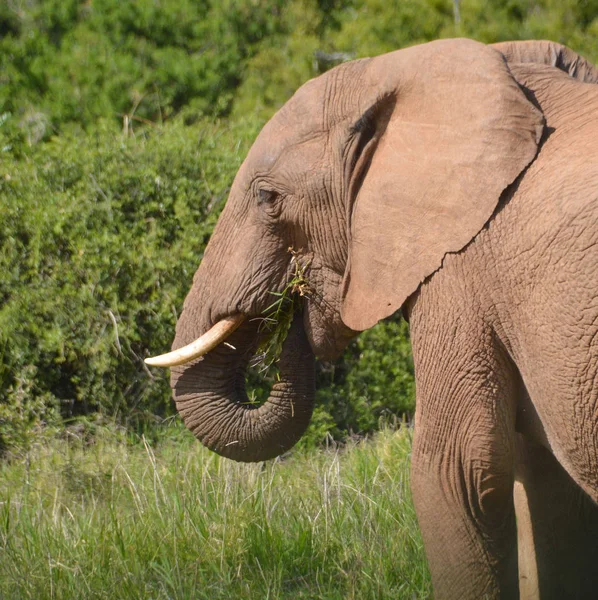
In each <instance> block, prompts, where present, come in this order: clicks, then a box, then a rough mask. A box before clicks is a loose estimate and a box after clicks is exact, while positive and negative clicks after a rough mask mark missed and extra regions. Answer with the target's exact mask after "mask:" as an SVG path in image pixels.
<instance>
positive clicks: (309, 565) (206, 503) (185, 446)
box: [0, 425, 431, 600]
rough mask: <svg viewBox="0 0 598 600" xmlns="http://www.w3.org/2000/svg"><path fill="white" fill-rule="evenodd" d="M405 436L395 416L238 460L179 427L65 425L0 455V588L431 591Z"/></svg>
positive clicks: (58, 593)
mask: <svg viewBox="0 0 598 600" xmlns="http://www.w3.org/2000/svg"><path fill="white" fill-rule="evenodd" d="M410 449H411V431H410V430H409V429H408V428H401V429H400V430H399V431H397V432H392V431H389V430H386V431H384V432H382V433H380V434H378V435H377V436H376V437H375V438H374V440H373V441H372V442H371V443H368V444H364V443H358V444H354V443H351V444H348V446H347V447H346V448H345V449H343V450H340V451H339V450H336V449H330V450H329V451H327V452H313V451H311V452H304V453H295V455H294V456H293V457H292V458H290V459H288V460H284V461H281V460H276V461H274V462H270V463H268V464H264V465H260V464H258V465H248V464H240V463H234V462H232V461H229V460H225V459H221V458H220V457H218V456H216V455H215V454H213V453H211V452H209V451H207V450H206V449H205V448H202V447H201V446H200V445H199V444H197V443H196V442H195V441H194V438H193V436H192V435H191V434H190V433H189V432H187V431H185V430H182V429H181V428H180V426H174V427H170V428H164V430H163V434H162V437H161V439H160V440H159V441H157V442H156V444H155V445H154V447H152V446H150V445H149V443H147V441H146V440H145V438H141V439H137V440H136V439H135V438H134V437H133V436H131V435H130V434H127V433H126V431H124V430H118V429H116V430H115V429H114V428H113V427H106V426H105V425H96V426H95V427H94V428H93V431H90V429H89V427H88V426H83V427H77V428H75V427H71V428H69V429H68V430H67V431H66V432H65V436H64V439H63V440H56V441H55V442H54V443H52V444H50V445H47V446H40V447H38V448H36V449H35V450H34V451H32V452H30V453H29V454H28V456H27V460H25V461H18V462H17V461H15V462H10V463H6V462H5V463H4V464H0V554H1V556H2V560H1V561H0V596H1V597H2V598H7V599H12V598H14V599H17V598H19V599H26V598H31V599H35V600H44V599H46V598H47V599H50V598H114V599H128V598H130V599H136V598H156V599H158V598H159V599H166V598H169V599H181V600H182V599H187V598H199V599H202V598H206V599H208V598H209V599H210V600H214V599H219V598H222V599H229V598H239V599H248V600H249V599H253V598H280V599H281V600H282V599H295V598H304V599H306V600H307V599H310V600H311V599H313V598H326V599H329V600H336V599H338V600H341V599H343V598H362V599H364V600H368V599H372V600H374V599H377V598H398V599H400V598H405V599H409V600H411V599H412V598H428V597H429V596H430V591H431V590H430V578H429V574H428V570H427V566H426V561H425V557H424V553H423V548H422V542H421V538H420V534H419V530H418V527H417V522H416V518H415V512H414V509H413V505H412V503H411V495H410V493H409V457H410ZM390 531H392V535H389V532H390ZM24 573H27V576H26V577H24V576H23V574H24Z"/></svg>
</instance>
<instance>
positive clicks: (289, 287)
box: [252, 248, 312, 370]
mask: <svg viewBox="0 0 598 600" xmlns="http://www.w3.org/2000/svg"><path fill="white" fill-rule="evenodd" d="M289 253H290V254H291V267H292V269H293V276H292V277H291V279H290V280H289V281H288V283H287V284H286V285H285V287H284V289H283V290H282V291H281V292H270V294H271V295H272V296H274V297H275V298H276V300H275V301H274V302H272V304H271V305H270V306H269V307H268V308H267V309H266V310H265V311H264V318H263V321H262V325H261V332H262V340H261V342H260V344H259V346H258V348H257V351H256V354H255V357H254V360H253V361H252V365H253V366H257V367H258V368H260V369H261V370H266V369H268V368H269V367H271V366H272V365H273V364H274V363H275V362H276V361H277V360H278V357H279V356H280V352H281V350H282V344H283V342H284V340H285V338H286V337H287V333H288V332H289V328H290V326H291V322H292V320H293V315H294V314H295V311H297V310H299V309H300V308H301V305H302V304H303V299H304V298H307V297H309V295H310V294H311V292H312V288H311V286H310V284H309V281H308V279H307V275H306V271H307V269H308V268H309V262H305V263H302V262H301V260H300V258H299V253H298V252H297V251H296V250H294V249H293V248H289Z"/></svg>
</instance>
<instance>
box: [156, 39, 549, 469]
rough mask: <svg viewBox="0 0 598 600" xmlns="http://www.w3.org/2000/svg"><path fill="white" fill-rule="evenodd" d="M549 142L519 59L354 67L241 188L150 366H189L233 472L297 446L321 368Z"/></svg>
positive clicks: (302, 114)
mask: <svg viewBox="0 0 598 600" xmlns="http://www.w3.org/2000/svg"><path fill="white" fill-rule="evenodd" d="M542 130H543V117H542V115H541V113H540V112H539V111H538V110H537V109H536V108H535V107H534V106H533V105H532V104H531V103H530V101H528V99H527V98H526V96H525V95H524V93H523V92H522V91H521V89H520V87H519V86H518V84H517V82H516V81H515V80H514V79H513V76H512V75H511V73H510V71H509V68H508V65H507V63H506V60H505V58H504V56H503V54H501V53H500V52H499V51H498V50H495V49H493V48H491V47H488V46H485V45H483V44H480V43H477V42H474V41H470V40H443V41H437V42H432V43H429V44H425V45H422V46H416V47H413V48H409V49H405V50H399V51H396V52H393V53H390V54H386V55H382V56H379V57H376V58H371V59H363V60H357V61H353V62H350V63H346V64H343V65H341V66H338V67H336V68H335V69H333V70H331V71H329V72H327V73H325V74H324V75H321V76H320V77H317V78H315V79H313V80H311V81H309V82H307V83H306V84H305V85H303V86H302V87H301V88H300V89H299V90H298V91H297V92H296V93H295V95H294V96H293V97H292V98H291V99H290V100H289V101H288V102H287V103H286V104H285V105H284V106H283V107H282V109H281V110H280V111H279V112H278V113H277V114H276V115H275V116H274V117H273V118H272V119H271V120H270V121H269V122H268V123H267V124H266V126H265V127H264V129H263V130H262V132H261V133H260V134H259V136H258V137H257V139H256V141H255V143H254V145H253V147H252V148H251V150H250V152H249V154H248V156H247V158H246V160H245V161H244V163H243V165H242V166H241V168H240V170H239V172H238V174H237V176H236V178H235V180H234V183H233V185H232V188H231V191H230V196H229V199H228V201H227V204H226V206H225V208H224V210H223V212H222V214H221V216H220V219H219V221H218V223H217V225H216V227H215V230H214V233H213V235H212V238H211V240H210V242H209V244H208V246H207V248H206V251H205V254H204V257H203V260H202V262H201V265H200V267H199V269H198V271H197V273H196V275H195V277H194V281H193V286H192V288H191V291H190V292H189V294H188V296H187V298H186V300H185V304H184V308H183V312H182V314H181V317H180V319H179V321H178V323H177V328H176V337H175V340H174V343H173V352H172V353H170V354H167V355H164V356H162V357H158V358H157V359H149V360H148V362H150V364H158V365H161V366H173V368H172V375H171V384H172V388H173V393H174V398H175V401H176V404H177V408H178V410H179V411H180V413H181V415H182V416H183V419H184V420H185V423H186V424H187V426H188V427H189V428H190V429H191V430H192V431H193V432H194V433H195V434H196V436H197V437H198V438H199V439H200V440H201V441H202V442H203V443H204V444H205V445H207V446H208V447H209V448H211V449H212V450H215V451H216V452H218V453H220V454H222V455H224V456H227V457H230V458H233V459H235V460H241V461H257V460H264V459H267V458H272V457H274V456H276V455H279V454H281V453H282V452H284V451H285V450H287V449H288V448H289V447H290V446H292V445H293V444H294V443H295V442H296V441H297V440H298V438H299V437H300V436H301V435H302V433H303V431H304V430H305V428H306V427H307V425H308V423H309V419H310V415H311V411H312V405H313V401H314V394H315V390H314V355H318V356H320V357H332V356H334V355H336V354H337V353H338V352H340V351H341V350H342V349H343V348H344V347H345V346H346V344H347V343H348V341H349V340H350V339H351V337H352V336H354V335H356V333H357V332H359V331H362V330H364V329H367V328H369V327H371V326H373V325H374V324H375V323H376V322H377V321H379V320H381V319H384V318H385V317H387V316H389V315H391V314H392V313H393V312H395V311H396V310H397V309H399V308H400V307H401V306H402V305H403V304H404V303H405V301H406V299H407V298H408V297H409V296H410V295H411V294H413V293H414V292H415V291H416V290H417V288H418V286H419V285H420V283H421V282H422V281H423V280H424V279H425V278H426V277H428V276H430V275H431V274H433V273H434V271H436V270H437V269H438V268H440V266H441V264H442V260H443V257H444V256H445V255H446V254H447V253H449V252H458V251H459V250H461V249H462V248H464V246H466V245H467V244H468V243H469V242H470V241H471V240H472V238H473V237H474V236H475V235H476V234H477V233H478V232H479V231H480V230H481V229H482V228H483V227H484V225H485V223H486V222H487V221H488V219H490V217H491V216H492V214H493V212H494V211H495V209H496V207H497V204H498V202H499V199H500V197H501V194H502V193H503V191H504V190H505V189H506V188H507V187H508V186H509V185H510V184H512V183H513V182H514V181H515V179H516V178H517V177H518V176H519V175H520V173H522V171H523V170H524V169H525V168H526V166H527V165H528V164H529V163H530V162H531V161H532V160H533V159H534V157H535V155H536V152H537V149H538V144H539V140H540V136H541V133H542ZM289 248H292V249H293V252H292V253H290V252H289ZM297 264H300V265H302V268H305V269H306V277H307V279H308V280H309V287H310V293H309V294H308V295H307V297H306V298H305V300H304V303H303V310H302V311H301V312H298V313H297V314H296V315H295V317H294V319H293V323H292V326H291V328H290V332H289V335H288V337H287V339H286V341H285V344H284V347H283V351H282V356H281V358H280V377H279V380H278V381H277V383H276V384H275V385H274V386H273V389H272V392H271V395H270V397H269V399H268V400H267V401H266V402H265V403H264V404H263V405H261V406H259V407H256V406H255V405H252V404H248V403H247V395H246V392H245V371H246V367H247V364H248V360H249V358H250V356H251V353H252V351H253V350H254V349H255V347H256V343H257V340H258V338H259V336H260V332H259V319H260V318H261V317H263V315H264V312H265V311H266V309H267V307H268V306H269V305H270V304H271V303H272V295H271V293H272V292H281V290H283V289H284V288H285V286H286V285H287V284H288V282H289V280H290V278H292V277H293V273H294V269H295V268H296V265H297ZM224 340H226V343H223V342H224Z"/></svg>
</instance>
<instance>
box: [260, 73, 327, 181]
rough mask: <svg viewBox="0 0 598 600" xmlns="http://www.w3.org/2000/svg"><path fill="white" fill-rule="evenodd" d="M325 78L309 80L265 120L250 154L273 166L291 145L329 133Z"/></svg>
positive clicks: (268, 166)
mask: <svg viewBox="0 0 598 600" xmlns="http://www.w3.org/2000/svg"><path fill="white" fill-rule="evenodd" d="M322 83H323V82H319V81H318V80H317V79H316V80H312V81H308V82H307V83H306V84H305V85H303V86H302V87H301V88H299V90H297V92H296V93H295V95H294V96H293V97H292V98H291V99H290V100H289V101H288V102H287V103H286V104H285V105H284V106H283V107H282V108H281V109H280V110H279V111H278V112H277V113H276V114H275V115H274V116H273V117H272V119H270V121H268V123H266V125H265V126H264V128H263V129H262V131H261V132H260V134H259V135H258V137H257V138H256V140H255V142H254V144H253V146H252V148H251V151H250V156H251V158H252V159H254V160H259V163H260V165H261V166H262V167H263V168H265V169H270V168H272V167H273V166H274V164H275V163H276V162H277V161H278V160H279V158H280V157H281V155H282V154H283V153H285V151H287V150H288V149H289V148H291V147H295V146H298V145H300V144H305V143H306V142H309V141H311V140H314V139H315V138H319V137H321V136H322V135H324V134H325V133H326V131H325V127H324V104H325V102H324V93H323V85H322Z"/></svg>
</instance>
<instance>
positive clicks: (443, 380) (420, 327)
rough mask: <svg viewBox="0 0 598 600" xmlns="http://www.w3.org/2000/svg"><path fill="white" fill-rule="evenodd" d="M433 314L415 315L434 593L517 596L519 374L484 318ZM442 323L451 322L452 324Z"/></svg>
mask: <svg viewBox="0 0 598 600" xmlns="http://www.w3.org/2000/svg"><path fill="white" fill-rule="evenodd" d="M415 316H417V315H415ZM428 322H431V324H428ZM428 322H425V321H423V320H422V321H421V322H420V321H419V319H417V318H415V319H414V318H413V317H412V320H411V331H412V344H413V354H414V362H415V368H416V384H417V403H416V417H415V434H414V445H413V455H412V493H413V499H414V503H415V508H416V512H417V516H418V520H419V523H420V527H421V530H422V535H423V539H424V546H425V549H426V554H427V557H428V562H429V564H430V570H431V573H432V580H433V586H434V594H435V598H437V599H439V600H440V599H447V598H449V599H450V598H459V599H469V598H471V599H476V600H479V599H482V598H509V599H511V598H518V597H519V590H518V575H517V573H518V566H517V533H516V524H515V511H514V503H513V482H514V465H515V455H516V444H515V442H516V437H515V436H516V433H515V405H516V400H517V396H518V394H519V393H520V383H519V382H520V380H519V378H518V376H517V373H516V371H515V369H514V367H513V365H512V363H511V361H510V359H509V358H508V357H507V356H506V354H505V352H504V350H503V349H502V347H501V346H500V344H499V343H498V342H497V341H496V339H495V336H494V334H493V332H492V331H491V330H490V329H488V328H486V327H485V325H484V324H483V322H481V320H480V323H479V325H478V326H475V325H474V324H473V320H472V319H463V318H461V319H458V320H456V319H452V320H451V321H450V322H449V321H446V320H441V321H438V320H432V319H428ZM439 322H441V323H444V324H446V323H449V324H448V325H443V327H445V328H446V330H445V331H438V323H439ZM434 327H435V329H434ZM430 328H432V330H430Z"/></svg>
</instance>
